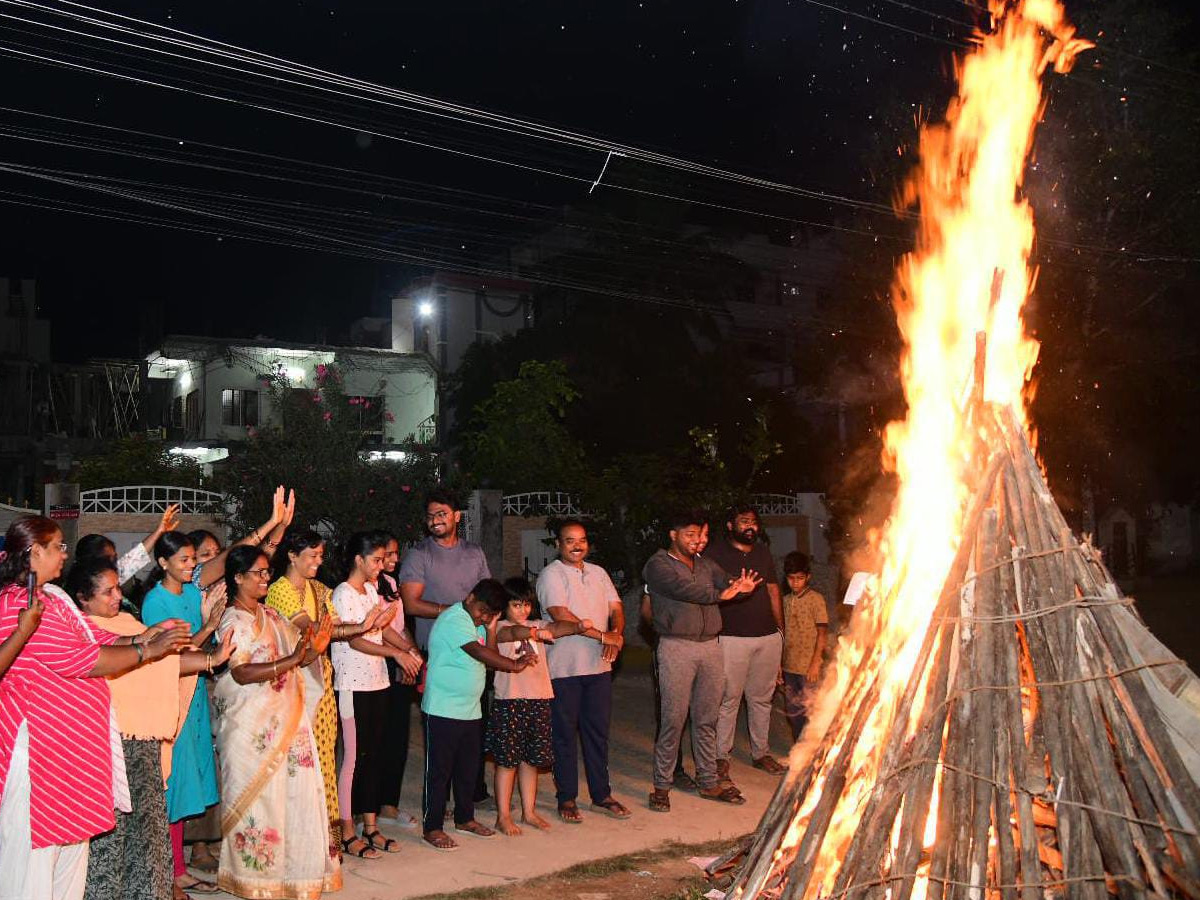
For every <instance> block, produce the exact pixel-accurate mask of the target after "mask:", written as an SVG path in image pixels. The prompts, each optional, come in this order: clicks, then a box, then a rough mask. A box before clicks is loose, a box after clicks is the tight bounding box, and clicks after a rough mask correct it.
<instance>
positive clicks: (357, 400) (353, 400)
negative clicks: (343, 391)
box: [350, 397, 362, 406]
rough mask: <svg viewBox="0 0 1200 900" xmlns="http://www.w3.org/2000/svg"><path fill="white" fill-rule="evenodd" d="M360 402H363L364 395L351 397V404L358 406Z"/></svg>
mask: <svg viewBox="0 0 1200 900" xmlns="http://www.w3.org/2000/svg"><path fill="white" fill-rule="evenodd" d="M360 403H362V397H351V398H350V405H351V406H358V404H360Z"/></svg>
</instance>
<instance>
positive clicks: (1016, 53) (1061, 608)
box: [727, 0, 1200, 900]
mask: <svg viewBox="0 0 1200 900" xmlns="http://www.w3.org/2000/svg"><path fill="white" fill-rule="evenodd" d="M989 10H990V15H991V22H990V26H989V28H988V30H987V33H982V32H981V33H980V34H979V35H978V36H977V41H976V45H975V46H974V47H973V48H972V49H971V50H970V51H969V52H967V53H966V54H965V55H964V56H963V57H962V59H960V60H959V62H958V67H957V80H958V94H957V96H956V98H955V99H954V101H952V103H951V104H950V106H949V108H948V110H947V113H946V117H945V121H944V122H941V123H939V124H936V125H930V126H927V127H925V128H924V129H923V130H922V133H921V140H920V162H919V165H918V166H917V168H916V172H915V174H914V176H913V178H912V179H911V181H910V182H909V184H908V186H907V190H906V192H905V194H904V197H903V200H904V202H906V203H908V204H910V205H913V206H915V207H917V209H918V211H919V214H920V215H919V222H920V225H919V230H918V233H917V242H916V249H915V250H914V251H913V252H912V253H911V254H909V255H908V256H906V257H905V258H904V259H903V261H902V262H901V264H900V266H899V268H898V270H897V275H896V283H895V287H894V306H895V309H896V315H897V321H898V324H899V328H900V332H901V336H902V337H903V339H904V342H905V355H904V357H903V359H902V364H901V380H902V383H903V387H904V393H905V399H906V401H907V406H908V412H907V416H906V418H905V420H904V421H902V422H894V423H892V425H890V426H889V427H888V429H887V431H886V433H885V435H884V442H885V454H884V460H883V462H884V466H885V468H887V469H888V470H889V471H891V472H894V473H895V475H896V481H897V494H896V498H895V501H894V503H893V506H892V512H891V515H890V517H889V519H888V521H887V523H886V524H885V525H884V526H883V528H882V529H881V530H880V531H879V532H878V533H876V534H874V535H872V536H871V540H870V541H868V546H869V549H870V551H871V552H872V554H873V563H872V565H873V568H874V570H875V571H876V573H877V574H876V576H875V577H874V580H873V586H872V589H871V590H870V592H869V594H868V596H867V597H866V599H865V600H864V602H863V603H862V604H861V605H860V606H859V607H858V609H857V611H856V613H855V616H854V618H853V620H852V622H851V624H850V628H849V629H848V632H847V633H846V634H845V635H843V636H842V638H841V639H840V641H839V647H838V651H837V655H836V657H835V659H834V661H833V664H832V665H831V666H830V667H829V670H828V672H827V673H826V675H825V677H824V680H823V682H822V684H821V685H820V686H819V689H818V690H817V691H816V692H815V694H814V697H813V699H812V702H811V704H810V722H809V726H808V728H807V730H806V731H805V733H804V735H802V737H801V740H800V741H799V742H798V743H797V745H796V747H795V748H794V749H793V751H792V766H791V770H790V772H789V774H788V776H787V778H786V779H785V780H784V781H783V782H782V783H781V785H780V787H779V790H778V791H777V792H776V794H775V796H774V798H773V799H772V801H771V803H770V805H769V807H768V809H767V811H766V814H765V815H764V817H763V820H762V822H761V824H760V825H759V828H758V830H757V832H756V834H755V835H754V837H753V840H752V842H751V844H750V845H749V846H748V847H747V848H746V849H745V852H744V860H743V861H742V863H741V867H740V869H739V870H738V872H737V875H736V876H735V878H734V881H733V884H732V886H731V888H730V890H729V891H728V893H727V896H728V897H730V898H737V900H751V898H761V897H771V898H776V897H778V898H783V900H866V898H870V900H877V898H882V900H910V898H915V900H926V898H937V900H943V898H953V900H1048V898H1057V897H1064V898H1067V900H1104V898H1106V897H1107V896H1108V895H1110V894H1111V895H1114V896H1118V897H1121V898H1124V900H1133V898H1142V897H1154V898H1168V897H1190V898H1194V900H1200V680H1198V679H1197V678H1196V676H1195V675H1194V674H1193V673H1192V672H1191V671H1190V670H1188V668H1187V667H1186V666H1185V665H1183V664H1182V663H1181V662H1180V661H1179V660H1178V659H1176V658H1174V657H1173V656H1172V655H1171V654H1170V653H1169V652H1168V651H1167V649H1166V648H1165V647H1164V646H1163V645H1162V644H1161V643H1159V642H1158V641H1157V640H1155V639H1154V637H1153V636H1152V635H1151V634H1150V633H1149V631H1148V630H1147V629H1146V628H1145V626H1144V625H1143V624H1142V622H1141V620H1140V619H1139V617H1138V615H1137V613H1136V611H1135V610H1134V608H1133V605H1132V601H1131V600H1129V599H1128V598H1126V597H1123V596H1122V595H1121V592H1120V591H1119V590H1118V588H1117V586H1116V584H1115V583H1114V582H1113V580H1112V578H1111V576H1110V575H1109V573H1108V572H1107V570H1106V569H1105V567H1104V565H1103V563H1102V562H1101V560H1100V558H1099V555H1098V554H1097V553H1096V552H1095V551H1094V550H1093V549H1092V548H1091V547H1090V545H1089V544H1088V543H1087V541H1086V540H1085V541H1083V542H1080V541H1078V540H1076V538H1075V537H1074V536H1073V535H1072V534H1071V531H1070V530H1069V529H1068V527H1067V524H1066V522H1065V521H1064V519H1063V516H1062V513H1061V512H1060V510H1059V508H1058V506H1057V505H1056V504H1055V502H1054V500H1053V498H1052V497H1051V494H1050V491H1049V488H1048V486H1047V483H1046V481H1045V480H1044V478H1043V476H1042V472H1041V471H1040V469H1039V467H1038V465H1037V462H1036V461H1035V458H1034V455H1033V453H1032V451H1031V444H1032V438H1031V437H1030V435H1031V433H1032V429H1031V427H1030V425H1029V423H1028V421H1027V419H1026V418H1025V400H1026V399H1027V397H1026V391H1027V388H1028V385H1029V382H1030V378H1031V376H1032V372H1033V367H1034V364H1035V362H1036V360H1037V354H1038V344H1037V341H1036V340H1034V339H1033V337H1032V336H1031V335H1030V334H1028V333H1027V330H1026V325H1025V320H1024V317H1023V309H1024V305H1025V303H1026V300H1027V299H1028V297H1029V296H1030V294H1031V292H1032V290H1033V284H1034V280H1035V279H1034V272H1033V270H1032V269H1031V267H1030V265H1029V255H1030V251H1031V249H1032V246H1033V237H1034V227H1033V214H1032V210H1031V209H1030V207H1029V204H1028V203H1027V202H1026V201H1025V200H1024V199H1023V197H1022V183H1023V178H1024V174H1025V170H1026V165H1027V161H1028V159H1029V157H1030V153H1031V150H1032V147H1033V135H1034V128H1035V126H1036V124H1037V121H1038V119H1039V117H1040V116H1041V113H1042V110H1043V108H1044V101H1043V98H1042V88H1041V80H1042V76H1043V74H1044V73H1045V72H1046V71H1047V70H1048V69H1050V68H1053V69H1055V70H1056V71H1059V72H1065V71H1067V70H1068V69H1069V68H1070V66H1071V63H1072V60H1073V59H1074V57H1075V55H1076V54H1077V53H1078V52H1080V51H1081V50H1084V49H1086V48H1087V47H1088V46H1090V45H1089V44H1087V42H1085V41H1081V40H1079V39H1078V38H1076V37H1075V36H1074V31H1073V29H1072V28H1071V27H1070V26H1069V25H1068V24H1067V23H1066V22H1065V20H1064V16H1063V11H1062V9H1061V7H1060V6H1059V4H1058V2H1057V0H990V2H989ZM985 351H986V352H985Z"/></svg>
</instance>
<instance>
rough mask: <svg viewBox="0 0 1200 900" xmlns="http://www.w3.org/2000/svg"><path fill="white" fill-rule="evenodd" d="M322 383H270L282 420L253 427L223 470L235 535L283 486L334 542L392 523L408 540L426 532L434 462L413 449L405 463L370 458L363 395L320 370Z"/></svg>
mask: <svg viewBox="0 0 1200 900" xmlns="http://www.w3.org/2000/svg"><path fill="white" fill-rule="evenodd" d="M317 379H318V387H317V389H316V390H312V389H296V388H293V387H292V386H291V385H290V384H289V383H288V382H287V379H286V378H283V377H280V378H276V379H275V380H274V381H273V382H272V384H271V400H272V403H273V404H274V406H275V408H276V410H277V411H278V413H279V414H280V416H279V418H278V420H277V421H279V422H280V423H281V424H279V425H277V426H274V427H268V428H262V429H259V430H257V431H253V432H252V433H251V435H250V438H249V440H248V441H247V442H246V444H245V446H244V447H242V448H239V450H238V452H237V453H235V454H231V456H230V459H229V462H228V464H227V465H226V466H225V468H224V469H222V470H221V472H220V473H219V475H218V478H217V482H218V489H219V490H222V491H224V492H225V493H226V494H228V495H229V496H230V497H232V498H233V500H234V501H235V502H234V508H235V512H234V513H233V521H232V522H231V524H232V526H233V529H234V532H235V533H238V534H241V533H245V532H247V531H249V530H250V529H251V528H253V527H254V526H255V525H257V524H259V523H260V522H262V521H263V520H264V519H266V518H267V516H268V515H269V514H270V508H271V506H270V504H271V494H272V492H273V491H274V489H275V486H276V485H278V484H283V485H286V486H287V487H291V488H295V490H296V509H297V512H296V524H298V525H303V526H311V527H314V528H317V529H318V530H319V531H321V532H322V533H323V534H328V535H330V537H331V538H332V541H333V543H334V544H339V543H341V542H342V541H344V540H345V538H346V537H348V536H349V535H350V534H351V533H352V532H354V531H358V530H361V529H366V528H386V529H388V530H389V531H392V532H393V533H395V534H396V535H397V536H398V537H399V539H400V540H401V541H402V542H404V541H410V540H416V539H419V538H420V536H421V535H422V533H423V529H422V525H423V513H424V510H423V508H422V505H421V504H422V498H423V496H424V493H425V491H426V490H428V488H429V487H430V486H431V485H432V484H433V483H434V482H435V481H436V480H437V465H436V459H435V458H434V457H433V456H432V455H431V454H429V453H427V452H426V451H424V450H423V449H421V448H419V447H415V446H405V447H403V448H402V449H403V452H404V453H405V458H404V459H403V460H399V461H389V460H378V461H368V460H367V459H366V458H365V456H364V454H365V452H366V449H367V445H366V439H365V434H366V429H365V428H364V422H367V421H369V420H370V419H371V415H369V413H370V409H369V407H368V408H367V410H366V412H367V413H368V414H366V415H365V414H364V409H363V405H364V403H370V401H369V400H363V399H362V398H358V397H350V396H347V395H346V393H345V390H344V389H343V386H342V379H341V375H340V373H339V372H338V371H337V370H336V369H335V368H333V367H318V371H317Z"/></svg>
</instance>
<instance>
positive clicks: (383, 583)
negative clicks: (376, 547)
mask: <svg viewBox="0 0 1200 900" xmlns="http://www.w3.org/2000/svg"><path fill="white" fill-rule="evenodd" d="M375 534H376V535H378V536H379V537H380V538H381V539H382V540H383V547H384V550H386V549H387V545H388V544H390V543H392V542H393V541H395V542H396V549H397V550H399V549H400V541H399V539H398V538H397V537H396V536H395V535H394V534H392V533H391V532H390V531H388V530H387V529H386V528H380V529H379V530H378V531H377V532H375ZM399 574H400V569H399V568H397V569H396V571H395V572H389V571H387V570H386V569H384V570H383V572H382V573H381V574H380V576H379V583H378V585H377V586H376V588H377V590H378V591H379V596H380V597H382V598H383V599H384V600H388V601H391V600H399V599H400V586H399V585H397V584H396V581H395V578H396V576H397V575H399ZM384 575H388V576H390V577H389V578H384V577H383V576H384ZM393 585H395V586H394V587H393Z"/></svg>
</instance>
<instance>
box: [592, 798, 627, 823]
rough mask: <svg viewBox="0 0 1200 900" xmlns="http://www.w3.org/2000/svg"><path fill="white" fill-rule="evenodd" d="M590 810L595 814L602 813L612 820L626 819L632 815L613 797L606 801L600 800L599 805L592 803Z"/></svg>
mask: <svg viewBox="0 0 1200 900" xmlns="http://www.w3.org/2000/svg"><path fill="white" fill-rule="evenodd" d="M592 809H594V810H596V812H602V813H605V814H607V815H610V816H612V817H613V818H614V819H628V818H629V817H630V816H631V815H632V813H630V812H629V810H627V809H626V808H625V806H624V804H622V803H621V802H620V801H618V800H617V799H616V798H615V797H609V798H608V799H607V800H601V801H600V802H599V803H593V804H592Z"/></svg>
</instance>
